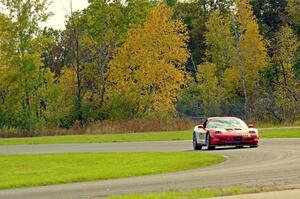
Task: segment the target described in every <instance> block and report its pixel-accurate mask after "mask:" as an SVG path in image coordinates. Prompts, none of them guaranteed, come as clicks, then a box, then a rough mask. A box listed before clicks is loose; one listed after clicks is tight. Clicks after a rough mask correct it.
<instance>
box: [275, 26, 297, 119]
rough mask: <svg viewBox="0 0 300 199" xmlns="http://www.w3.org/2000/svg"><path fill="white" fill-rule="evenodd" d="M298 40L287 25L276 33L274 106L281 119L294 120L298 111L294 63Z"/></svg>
mask: <svg viewBox="0 0 300 199" xmlns="http://www.w3.org/2000/svg"><path fill="white" fill-rule="evenodd" d="M299 44H300V43H299V40H298V37H297V35H296V34H295V33H294V31H293V30H292V29H291V28H289V27H288V26H285V27H282V29H281V30H280V32H279V34H278V40H277V50H276V52H275V54H274V57H273V60H274V61H275V63H276V66H277V68H276V69H277V74H276V75H277V81H278V82H277V84H278V85H277V89H276V91H275V99H276V106H277V107H278V109H279V110H278V111H279V113H280V115H281V116H280V117H281V118H282V120H285V119H287V118H289V119H291V120H295V117H296V115H297V113H298V111H299V108H298V107H299V104H300V101H299V97H300V89H299V84H300V82H299V80H297V79H296V76H295V70H294V65H295V64H296V53H297V50H298V47H299Z"/></svg>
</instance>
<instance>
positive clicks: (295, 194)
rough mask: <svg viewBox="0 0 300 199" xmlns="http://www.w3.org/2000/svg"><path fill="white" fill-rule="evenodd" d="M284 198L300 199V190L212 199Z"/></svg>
mask: <svg viewBox="0 0 300 199" xmlns="http://www.w3.org/2000/svg"><path fill="white" fill-rule="evenodd" d="M284 198H285V199H299V198H300V189H296V190H286V191H274V192H265V193H255V194H244V195H237V196H225V197H217V198H211V199H284Z"/></svg>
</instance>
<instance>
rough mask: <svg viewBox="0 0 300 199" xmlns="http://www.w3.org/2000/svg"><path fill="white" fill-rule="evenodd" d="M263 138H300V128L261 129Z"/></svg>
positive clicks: (260, 132)
mask: <svg viewBox="0 0 300 199" xmlns="http://www.w3.org/2000/svg"><path fill="white" fill-rule="evenodd" d="M259 134H260V137H261V138H300V128H291V129H270V130H268V129H261V130H260V131H259Z"/></svg>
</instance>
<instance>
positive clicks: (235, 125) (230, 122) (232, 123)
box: [206, 118, 248, 130]
mask: <svg viewBox="0 0 300 199" xmlns="http://www.w3.org/2000/svg"><path fill="white" fill-rule="evenodd" d="M206 128H222V129H236V130H238V129H246V128H248V127H247V125H246V124H245V122H243V121H242V120H240V119H237V118H226V119H225V118H224V119H213V120H209V121H208V123H207V125H206Z"/></svg>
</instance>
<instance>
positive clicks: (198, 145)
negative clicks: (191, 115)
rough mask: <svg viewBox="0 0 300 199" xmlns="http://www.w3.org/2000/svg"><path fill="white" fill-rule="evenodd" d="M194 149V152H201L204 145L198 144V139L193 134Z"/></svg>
mask: <svg viewBox="0 0 300 199" xmlns="http://www.w3.org/2000/svg"><path fill="white" fill-rule="evenodd" d="M193 148H194V150H201V149H202V145H201V144H198V142H197V138H196V134H195V133H194V134H193Z"/></svg>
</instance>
